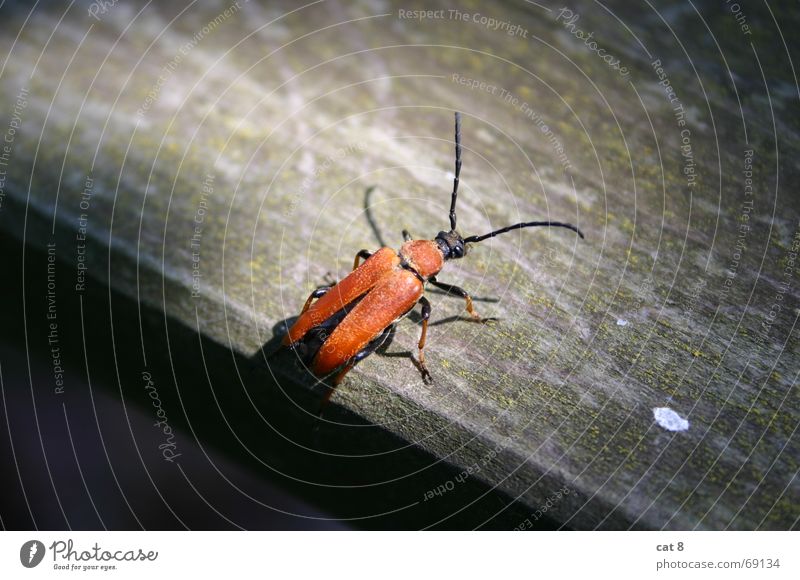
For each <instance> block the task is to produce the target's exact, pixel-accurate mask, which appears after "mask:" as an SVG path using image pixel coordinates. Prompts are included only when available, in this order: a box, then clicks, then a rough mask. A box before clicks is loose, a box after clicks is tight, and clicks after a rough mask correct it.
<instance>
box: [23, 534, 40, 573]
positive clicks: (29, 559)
mask: <svg viewBox="0 0 800 580" xmlns="http://www.w3.org/2000/svg"><path fill="white" fill-rule="evenodd" d="M44 552H45V549H44V544H43V543H41V542H40V541H39V540H28V541H27V542H25V543H24V544H22V547H21V548H20V549H19V561H20V562H21V563H22V565H23V566H25V567H26V568H35V567H36V566H38V565H39V564H40V563H41V561H42V559H43V558H44Z"/></svg>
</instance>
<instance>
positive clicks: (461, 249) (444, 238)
mask: <svg viewBox="0 0 800 580" xmlns="http://www.w3.org/2000/svg"><path fill="white" fill-rule="evenodd" d="M436 243H437V244H438V245H439V250H440V251H441V252H442V256H444V259H445V260H453V259H458V258H463V257H464V256H466V255H467V244H466V243H464V238H462V237H461V234H459V233H458V232H457V231H455V230H450V231H449V232H439V233H438V234H436Z"/></svg>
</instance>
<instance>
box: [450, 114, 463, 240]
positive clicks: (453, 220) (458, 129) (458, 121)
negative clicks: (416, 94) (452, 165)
mask: <svg viewBox="0 0 800 580" xmlns="http://www.w3.org/2000/svg"><path fill="white" fill-rule="evenodd" d="M460 174H461V113H459V112H456V176H455V179H453V195H452V196H451V198H450V230H451V231H454V230H455V229H456V199H458V176H459V175H460Z"/></svg>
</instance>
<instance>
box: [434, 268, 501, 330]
mask: <svg viewBox="0 0 800 580" xmlns="http://www.w3.org/2000/svg"><path fill="white" fill-rule="evenodd" d="M428 282H430V283H431V284H433V285H434V286H436V287H437V288H439V289H441V290H444V291H445V292H447V293H448V294H455V295H456V296H460V297H461V298H463V299H464V300H465V301H466V303H467V312H468V313H469V315H470V316H471V317H472V320H474V321H475V322H490V321H493V320H495V319H494V318H481V317H480V315H479V314H478V313H477V312H475V307H474V306H473V305H472V297H471V296H470V295H469V294H468V293H467V291H466V290H463V289H461V288H459V287H458V286H453V285H452V284H445V283H444V282H439V281H438V280H436V279H435V278H429V279H428Z"/></svg>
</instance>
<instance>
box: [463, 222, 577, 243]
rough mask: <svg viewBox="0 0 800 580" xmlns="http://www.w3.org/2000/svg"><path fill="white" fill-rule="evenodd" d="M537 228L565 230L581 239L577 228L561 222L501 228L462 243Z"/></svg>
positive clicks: (529, 223)
mask: <svg viewBox="0 0 800 580" xmlns="http://www.w3.org/2000/svg"><path fill="white" fill-rule="evenodd" d="M538 226H547V227H551V228H567V229H568V230H572V231H573V232H575V233H576V234H578V235H579V236H580V237H581V239H583V232H581V231H580V230H579V229H578V228H576V227H575V226H573V225H572V224H564V223H561V222H523V223H521V224H514V225H513V226H507V227H505V228H501V229H499V230H496V231H494V232H489V233H488V234H485V235H483V236H470V237H468V238H464V243H467V244H475V243H477V242H482V241H483V240H486V239H488V238H493V237H495V236H497V235H500V234H504V233H506V232H510V231H511V230H518V229H520V228H534V227H538Z"/></svg>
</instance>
